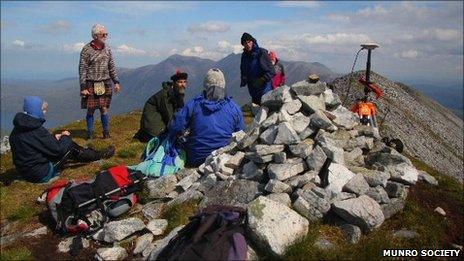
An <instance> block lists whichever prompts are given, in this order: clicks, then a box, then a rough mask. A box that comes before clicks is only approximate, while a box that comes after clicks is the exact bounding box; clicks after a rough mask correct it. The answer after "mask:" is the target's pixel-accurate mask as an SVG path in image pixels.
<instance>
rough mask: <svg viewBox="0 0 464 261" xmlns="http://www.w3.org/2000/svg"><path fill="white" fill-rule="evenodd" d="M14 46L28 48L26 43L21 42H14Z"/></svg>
mask: <svg viewBox="0 0 464 261" xmlns="http://www.w3.org/2000/svg"><path fill="white" fill-rule="evenodd" d="M13 45H14V46H16V47H24V46H26V43H25V42H24V41H21V40H14V41H13Z"/></svg>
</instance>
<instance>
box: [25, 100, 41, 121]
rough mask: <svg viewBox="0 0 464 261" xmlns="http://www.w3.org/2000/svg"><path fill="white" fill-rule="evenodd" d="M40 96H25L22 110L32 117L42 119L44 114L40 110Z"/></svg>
mask: <svg viewBox="0 0 464 261" xmlns="http://www.w3.org/2000/svg"><path fill="white" fill-rule="evenodd" d="M43 103H44V102H43V100H42V98H40V97H38V96H26V97H25V98H24V104H23V111H24V112H26V113H27V114H28V115H31V116H32V117H35V118H38V119H43V118H45V115H44V113H43V111H42V105H43Z"/></svg>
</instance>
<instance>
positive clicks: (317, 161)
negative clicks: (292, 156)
mask: <svg viewBox="0 0 464 261" xmlns="http://www.w3.org/2000/svg"><path fill="white" fill-rule="evenodd" d="M326 159H327V155H326V154H325V152H324V150H323V149H322V148H321V147H320V146H319V145H316V147H314V149H313V150H312V151H311V153H310V154H309V155H308V157H307V158H306V163H307V164H308V168H309V169H310V170H314V171H316V172H319V170H320V169H321V168H322V165H324V162H325V160H326Z"/></svg>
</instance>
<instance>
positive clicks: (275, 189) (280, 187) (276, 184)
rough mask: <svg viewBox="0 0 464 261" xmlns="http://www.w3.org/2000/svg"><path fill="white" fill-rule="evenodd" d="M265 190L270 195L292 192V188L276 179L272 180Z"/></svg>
mask: <svg viewBox="0 0 464 261" xmlns="http://www.w3.org/2000/svg"><path fill="white" fill-rule="evenodd" d="M264 189H265V190H266V191H267V192H270V193H282V192H285V193H289V192H290V191H292V187H290V186H289V185H287V184H285V183H283V182H282V181H279V180H276V179H270V180H269V182H268V183H267V184H266V187H264Z"/></svg>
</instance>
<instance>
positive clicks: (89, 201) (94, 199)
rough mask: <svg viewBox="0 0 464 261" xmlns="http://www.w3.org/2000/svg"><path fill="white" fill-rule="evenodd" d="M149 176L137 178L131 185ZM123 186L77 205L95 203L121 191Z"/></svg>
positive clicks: (84, 205) (79, 206) (83, 205)
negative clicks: (101, 198)
mask: <svg viewBox="0 0 464 261" xmlns="http://www.w3.org/2000/svg"><path fill="white" fill-rule="evenodd" d="M147 178H148V177H147V176H144V177H143V178H141V179H137V180H135V181H134V183H132V184H131V185H135V184H138V183H139V182H141V181H143V180H146V179H147ZM123 188H127V186H126V187H123ZM123 188H121V187H118V188H115V189H113V190H111V191H109V192H106V193H105V194H103V196H97V197H96V198H93V199H91V200H88V201H86V202H82V203H81V204H79V205H78V206H77V208H82V207H86V206H88V205H90V204H92V203H94V202H95V201H97V198H100V197H108V196H111V195H113V194H114V193H116V192H119V191H121V190H122V189H123Z"/></svg>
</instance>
